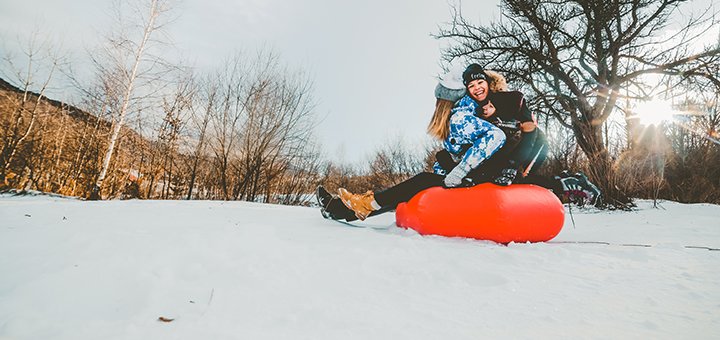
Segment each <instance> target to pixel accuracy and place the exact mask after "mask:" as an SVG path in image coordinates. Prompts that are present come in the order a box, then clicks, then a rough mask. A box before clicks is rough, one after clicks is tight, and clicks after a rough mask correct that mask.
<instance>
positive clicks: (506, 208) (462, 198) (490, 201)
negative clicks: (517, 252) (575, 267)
mask: <svg viewBox="0 0 720 340" xmlns="http://www.w3.org/2000/svg"><path fill="white" fill-rule="evenodd" d="M395 219H396V223H397V225H398V226H399V227H403V228H411V229H415V230H416V231H417V232H418V233H420V234H421V235H441V236H450V237H454V236H458V237H469V238H474V239H479V240H489V241H494V242H497V243H510V242H544V241H548V240H550V239H552V238H553V237H555V236H556V235H557V234H558V233H560V230H561V229H562V226H563V223H564V221H565V209H564V208H563V205H562V203H560V200H558V198H557V197H556V196H555V195H554V194H553V193H552V192H551V191H550V190H548V189H545V188H541V187H539V186H535V185H530V184H513V185H510V186H507V187H502V186H497V185H495V184H491V183H484V184H479V185H476V186H474V187H471V188H456V189H444V188H441V187H434V188H430V189H427V190H423V191H421V192H420V193H418V194H417V195H415V196H414V197H413V198H412V199H411V200H410V201H409V202H407V203H401V204H400V205H398V207H397V210H396V212H395Z"/></svg>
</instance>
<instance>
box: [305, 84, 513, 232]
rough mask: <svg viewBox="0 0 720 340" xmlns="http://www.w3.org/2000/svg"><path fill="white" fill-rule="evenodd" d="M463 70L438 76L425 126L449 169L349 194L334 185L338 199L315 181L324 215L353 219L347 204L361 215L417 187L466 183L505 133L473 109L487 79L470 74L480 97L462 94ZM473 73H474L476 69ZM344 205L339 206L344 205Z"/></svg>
mask: <svg viewBox="0 0 720 340" xmlns="http://www.w3.org/2000/svg"><path fill="white" fill-rule="evenodd" d="M466 73H467V70H466V71H465V72H463V74H462V78H460V77H459V76H458V75H457V74H453V73H452V72H451V73H449V74H447V75H445V76H444V77H442V78H441V79H440V83H439V84H438V86H437V87H436V88H435V97H436V98H437V101H436V105H435V112H434V114H433V117H432V119H431V121H430V124H429V126H428V133H429V134H430V135H431V136H433V137H434V138H437V139H439V140H442V141H443V146H444V147H445V149H446V150H448V151H449V153H450V155H451V158H452V159H453V161H454V162H456V164H455V165H454V166H453V168H452V169H449V170H448V171H444V170H442V169H441V168H440V167H439V165H438V164H436V166H435V167H434V170H435V171H434V172H423V173H420V174H417V175H415V176H413V177H412V178H410V179H408V180H406V181H403V182H401V183H399V184H397V185H395V186H392V187H390V188H387V189H385V190H381V191H377V192H372V191H368V192H366V193H365V194H353V193H350V192H349V191H347V190H345V189H344V188H340V189H339V190H338V196H339V201H340V202H338V199H335V198H333V197H332V196H331V195H330V194H329V193H328V192H327V191H325V189H324V188H323V187H322V186H320V187H318V192H317V196H318V202H319V203H320V205H321V207H322V212H323V216H325V217H327V218H333V219H347V220H352V219H354V218H353V217H352V216H348V215H349V213H348V210H347V209H350V210H352V211H353V212H354V215H355V216H356V217H357V218H360V219H361V220H364V219H365V218H367V216H369V215H370V214H377V213H381V212H384V211H388V210H392V209H394V208H395V207H396V206H397V205H398V204H399V203H401V202H407V201H408V200H410V198H412V197H413V196H414V195H415V194H417V193H418V192H420V191H422V190H425V189H427V188H430V187H435V186H444V187H447V188H452V187H460V186H466V185H468V183H469V182H463V181H464V179H465V177H466V176H467V175H468V173H469V172H470V171H472V170H473V169H475V168H477V167H478V166H479V165H480V164H481V163H483V162H484V161H485V160H487V159H488V158H490V156H491V155H492V154H494V153H495V152H496V151H498V150H499V149H500V148H501V147H502V146H503V144H504V143H505V134H504V133H503V132H502V130H501V129H500V128H498V127H496V126H495V125H493V124H491V123H489V122H488V121H486V120H483V119H481V118H479V117H478V116H476V115H475V113H476V112H477V111H478V110H482V108H481V107H480V106H479V104H478V102H482V101H483V100H485V98H486V97H487V96H488V95H489V94H490V90H489V88H490V83H489V82H488V79H487V78H486V77H485V76H483V79H479V78H477V79H475V80H474V81H473V83H474V84H475V85H477V86H479V87H480V90H479V91H478V96H477V98H479V100H476V99H473V98H471V97H470V96H469V95H466V90H467V87H466V84H467V81H466V80H467V79H466V78H467V77H469V76H470V75H469V74H466ZM476 76H477V75H476ZM342 205H344V206H346V207H347V208H343V206H342Z"/></svg>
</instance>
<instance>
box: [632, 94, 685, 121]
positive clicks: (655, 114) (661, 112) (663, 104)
mask: <svg viewBox="0 0 720 340" xmlns="http://www.w3.org/2000/svg"><path fill="white" fill-rule="evenodd" d="M633 113H634V114H633V117H635V118H637V119H638V122H639V123H640V124H641V125H646V126H648V125H661V124H663V123H666V122H670V121H672V120H673V117H674V115H675V114H676V112H675V111H674V110H673V108H672V104H671V103H670V102H668V101H665V100H659V99H652V100H648V101H644V102H641V103H640V104H638V106H637V107H636V108H635V109H634V110H633Z"/></svg>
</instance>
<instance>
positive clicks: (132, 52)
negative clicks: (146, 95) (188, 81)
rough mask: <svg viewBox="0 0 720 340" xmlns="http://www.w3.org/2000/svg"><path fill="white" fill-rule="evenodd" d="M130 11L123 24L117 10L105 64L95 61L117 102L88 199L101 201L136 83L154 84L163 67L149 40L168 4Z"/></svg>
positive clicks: (154, 2)
mask: <svg viewBox="0 0 720 340" xmlns="http://www.w3.org/2000/svg"><path fill="white" fill-rule="evenodd" d="M133 9H134V12H133V13H134V14H135V15H138V17H137V18H135V19H133V20H130V22H127V21H124V20H125V19H124V18H123V16H122V10H118V24H119V25H120V28H119V29H118V31H117V32H115V33H114V35H113V36H111V37H110V38H108V41H107V46H106V48H105V51H104V52H105V57H107V60H104V61H100V60H97V59H96V60H95V64H96V65H97V66H98V70H99V73H100V76H101V77H103V78H106V81H107V82H109V83H111V84H112V86H114V87H116V91H117V95H118V96H117V98H116V100H117V102H116V103H114V104H115V105H113V109H114V110H116V112H114V116H113V127H112V131H111V133H110V136H109V138H108V146H107V150H106V152H105V156H104V157H103V160H102V164H101V167H100V173H99V174H98V177H97V180H96V181H95V185H94V187H93V190H92V192H91V194H90V199H100V198H101V194H100V191H101V189H102V186H103V181H105V179H106V177H107V175H108V170H109V169H110V162H111V161H112V158H113V155H114V153H115V149H116V146H117V144H118V142H119V139H120V136H121V134H120V132H121V130H122V129H123V127H124V125H125V123H126V119H127V116H128V113H129V111H130V110H131V109H132V107H133V104H134V103H135V102H136V101H137V99H138V98H137V97H135V96H136V94H137V93H136V92H138V91H137V90H138V87H139V86H138V85H139V82H141V81H151V80H157V72H158V68H159V67H162V66H163V65H164V63H163V62H162V60H161V59H160V58H159V57H157V56H153V55H151V54H150V53H148V50H149V49H150V48H151V47H152V45H153V44H154V43H159V42H158V41H157V40H153V36H154V35H156V34H157V33H158V31H159V30H161V29H162V28H163V24H162V23H161V20H160V19H161V16H162V15H163V14H164V13H166V12H167V11H168V10H169V6H168V2H167V1H165V0H147V2H146V3H145V6H141V5H138V6H137V7H135V8H133ZM134 29H135V30H139V33H140V34H139V35H138V36H137V37H135V36H133V33H135V32H133V30H134ZM105 63H107V64H105Z"/></svg>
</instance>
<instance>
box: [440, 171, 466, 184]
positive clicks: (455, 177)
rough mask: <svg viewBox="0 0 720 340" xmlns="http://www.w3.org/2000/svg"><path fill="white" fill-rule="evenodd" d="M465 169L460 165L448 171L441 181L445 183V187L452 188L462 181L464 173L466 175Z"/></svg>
mask: <svg viewBox="0 0 720 340" xmlns="http://www.w3.org/2000/svg"><path fill="white" fill-rule="evenodd" d="M467 173H468V172H467V171H466V170H464V169H463V168H462V167H460V166H456V167H455V168H454V169H453V170H452V171H450V173H449V174H447V176H445V180H444V181H443V183H444V184H445V187H446V188H454V187H457V186H460V185H461V184H462V183H463V178H464V177H465V175H467Z"/></svg>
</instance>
